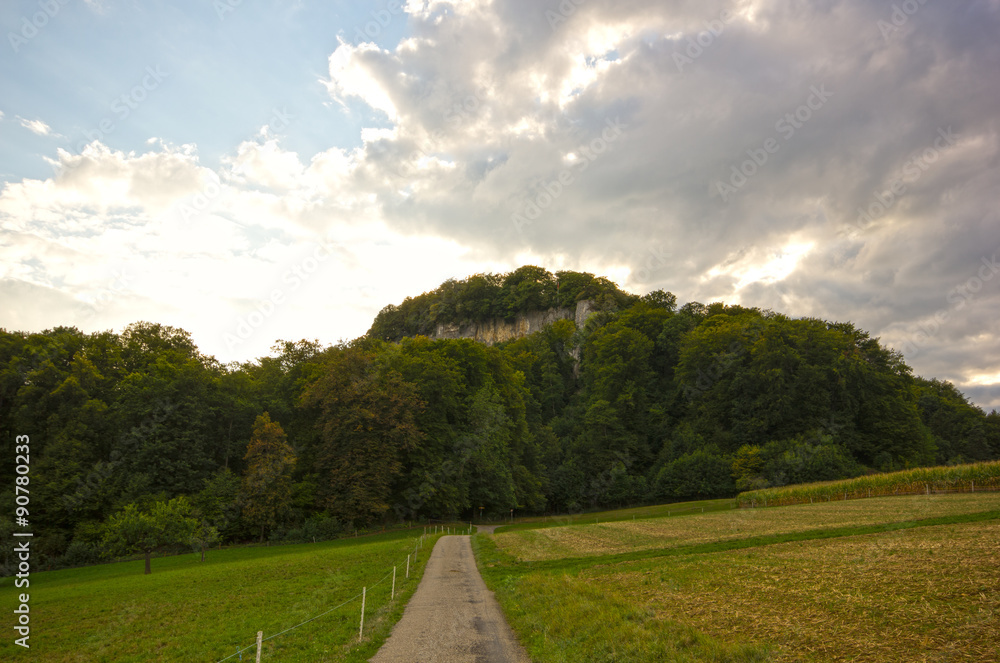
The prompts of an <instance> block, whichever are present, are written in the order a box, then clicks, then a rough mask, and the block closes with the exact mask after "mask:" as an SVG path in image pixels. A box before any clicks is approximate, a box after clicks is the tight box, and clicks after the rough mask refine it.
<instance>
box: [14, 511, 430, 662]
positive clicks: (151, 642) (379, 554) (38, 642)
mask: <svg viewBox="0 0 1000 663" xmlns="http://www.w3.org/2000/svg"><path fill="white" fill-rule="evenodd" d="M421 532H422V530H413V531H402V532H395V533H391V534H382V535H376V536H370V537H362V538H348V539H341V540H337V541H328V542H321V543H314V544H308V543H307V544H299V545H286V546H273V547H249V548H227V549H222V550H210V551H208V552H207V554H206V559H205V561H204V562H201V561H199V558H200V556H199V555H198V554H185V555H177V556H167V557H157V558H154V559H153V564H152V569H153V572H152V574H151V575H143V561H142V560H141V559H139V560H136V561H128V562H119V563H114V564H105V565H100V566H90V567H84V568H79V569H68V570H61V571H47V572H41V573H32V574H31V576H30V581H31V586H30V588H28V589H27V590H25V589H16V588H15V587H14V582H13V581H14V578H3V579H2V581H0V582H2V585H0V595H2V603H3V605H4V606H15V605H16V600H17V596H18V595H19V594H20V593H23V592H27V593H28V594H29V596H30V609H31V612H30V615H31V637H30V640H29V643H30V645H31V649H30V650H27V649H24V648H22V647H19V646H17V645H15V644H14V642H13V640H14V637H15V636H14V635H13V634H14V633H15V632H14V631H13V630H12V629H4V630H7V631H9V633H8V636H7V637H5V638H4V639H3V641H2V642H0V660H5V661H16V660H26V661H27V660H33V661H46V662H47V663H59V662H62V661H67V662H68V661H115V662H129V661H135V662H136V663H139V662H148V661H181V660H184V661H219V660H222V659H224V658H225V657H227V656H230V655H231V654H236V652H237V651H238V650H239V649H243V648H246V647H250V648H249V649H245V651H243V660H253V656H255V655H256V646H255V640H256V637H257V632H258V631H263V633H264V638H265V639H266V640H265V642H264V645H263V656H262V660H265V661H282V662H283V663H284V662H291V663H295V662H303V663H305V662H306V661H308V662H310V663H311V662H313V661H317V660H324V661H365V660H367V659H368V658H369V657H370V656H372V655H373V654H374V653H375V652H376V651H377V650H378V648H379V647H380V646H381V644H382V642H383V641H384V640H385V638H386V637H387V636H388V634H389V632H390V630H391V627H392V625H393V624H395V622H396V621H397V620H398V619H399V617H400V616H401V615H402V611H403V608H404V607H405V605H406V601H407V600H408V599H409V597H410V595H411V594H412V593H413V591H414V590H415V589H416V586H417V583H418V582H419V580H420V577H421V575H422V573H423V569H424V565H425V563H426V561H427V558H428V556H429V555H430V551H431V549H432V548H433V545H434V542H435V541H436V540H437V538H438V537H436V536H431V535H428V536H427V537H426V538H425V539H424V541H423V543H422V544H419V543H418V541H419V539H420V533H421ZM414 553H415V557H411V561H410V576H409V578H408V579H407V578H406V577H405V575H406V558H407V555H408V554H410V555H414ZM394 565H395V566H396V567H397V569H396V596H395V599H394V600H390V593H391V590H392V587H391V584H392V568H393V566H394ZM365 586H367V588H368V590H367V596H366V606H365V633H364V638H363V639H360V640H359V637H358V627H359V620H360V616H361V597H360V594H361V590H362V587H365ZM341 604H345V605H341ZM337 606H341V607H339V608H338V609H335V610H332V611H331V609H333V608H337ZM12 609H13V608H11V610H12ZM328 611H329V612H328ZM6 613H7V617H6V620H7V621H8V623H9V625H10V626H13V619H14V617H13V614H12V612H10V611H6ZM323 613H326V614H323ZM319 615H322V616H319ZM317 616H319V617H317ZM314 617H317V618H316V619H313V621H309V622H308V623H305V624H302V622H306V621H307V620H310V619H312V618H314ZM299 624H302V625H301V626H298V628H293V627H296V626H297V625H299ZM290 628H291V629H292V630H290V631H287V632H285V633H283V634H281V635H276V634H279V633H281V632H282V631H285V630H286V629H290ZM271 636H276V637H271ZM267 638H270V639H267ZM227 660H229V661H238V660H240V657H239V655H234V656H232V657H231V658H229V659H227Z"/></svg>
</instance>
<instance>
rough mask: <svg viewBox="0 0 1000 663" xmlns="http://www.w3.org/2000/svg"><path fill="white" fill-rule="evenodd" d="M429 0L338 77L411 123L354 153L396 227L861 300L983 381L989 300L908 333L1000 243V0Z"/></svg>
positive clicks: (554, 260)
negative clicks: (895, 11) (397, 34)
mask: <svg viewBox="0 0 1000 663" xmlns="http://www.w3.org/2000/svg"><path fill="white" fill-rule="evenodd" d="M411 5H416V6H411V7H410V8H409V11H410V22H411V27H412V36H411V37H410V38H408V39H406V40H404V41H402V42H401V43H400V44H399V46H398V47H397V48H396V49H395V50H393V51H387V50H383V49H379V48H378V47H376V46H374V45H371V44H366V45H360V46H351V45H348V44H341V45H340V46H339V47H338V49H337V51H336V53H335V54H334V56H332V57H331V66H330V75H331V80H330V82H329V85H328V90H329V91H330V93H331V95H332V96H333V97H334V98H335V99H337V100H339V101H341V102H342V103H344V104H346V103H347V101H348V100H349V99H351V98H355V99H360V100H362V101H364V102H366V103H368V104H369V105H370V106H371V107H372V108H373V109H376V110H380V111H382V112H384V113H385V116H386V117H387V119H388V120H389V121H390V124H391V129H379V130H378V131H376V130H375V129H372V130H370V131H369V132H368V134H367V135H368V136H369V137H370V140H369V139H366V141H365V149H364V151H363V153H361V154H360V155H359V161H358V165H357V170H358V172H365V173H366V174H367V179H366V181H365V184H366V186H367V187H368V190H369V191H370V192H372V194H373V195H375V196H376V200H377V204H378V208H379V211H380V213H381V214H382V215H383V217H384V218H385V219H386V221H387V222H388V223H389V224H390V225H391V226H392V227H394V228H396V229H398V230H399V231H400V232H413V233H428V234H437V235H440V236H443V237H451V238H455V239H457V240H458V241H460V242H462V243H463V244H465V245H467V246H470V247H472V248H473V249H474V250H475V251H477V252H479V253H480V255H482V256H483V257H490V258H493V259H504V258H506V259H508V260H509V259H510V257H511V256H515V255H517V256H527V255H530V256H533V257H535V258H537V259H538V260H539V261H540V262H543V263H545V264H553V265H554V264H559V265H562V266H569V267H572V268H582V269H588V270H591V271H601V272H604V273H622V274H627V275H629V276H628V278H627V282H626V283H625V285H626V286H629V287H633V288H636V289H639V290H647V289H652V288H656V287H664V288H668V289H670V290H673V291H674V292H676V293H677V294H678V295H679V296H680V297H681V299H682V301H683V300H687V299H700V300H703V301H708V300H725V301H729V302H740V303H744V304H747V305H758V306H764V307H773V308H776V309H779V310H785V311H788V312H790V313H791V314H793V315H815V316H819V317H825V318H831V319H842V320H852V321H854V322H856V323H857V324H859V325H861V326H863V327H866V328H868V329H870V330H872V332H873V333H874V334H876V335H879V334H881V335H883V336H884V340H885V341H886V342H888V343H890V344H892V345H894V346H895V347H898V348H900V349H903V350H904V352H906V353H907V358H908V359H909V360H910V361H911V362H912V363H913V364H914V366H915V368H916V370H917V372H918V373H924V374H928V375H939V376H942V377H948V378H949V379H953V380H955V381H957V382H958V383H960V384H969V385H972V384H975V385H977V389H978V391H977V393H985V392H984V391H983V388H984V387H983V385H982V384H981V381H982V379H984V378H981V377H975V376H973V375H972V374H971V373H969V371H968V370H966V369H965V368H963V367H964V366H966V365H969V366H973V365H976V364H977V360H976V358H975V357H976V356H977V355H976V353H973V352H972V351H971V348H972V347H974V346H976V347H980V343H979V342H978V339H982V338H985V339H986V341H985V343H986V345H988V344H989V343H993V344H994V346H995V345H998V344H997V343H996V341H997V340H998V338H997V336H996V331H997V330H995V329H993V328H992V327H990V326H989V325H987V324H986V321H985V320H982V319H980V317H978V316H977V315H971V314H970V311H971V309H968V310H966V311H964V312H963V311H955V312H954V313H955V314H954V316H953V317H952V318H951V319H950V321H949V323H948V325H947V327H943V328H942V329H941V330H940V331H939V332H937V333H936V335H935V336H933V337H932V338H931V339H929V340H927V341H924V342H922V344H921V345H919V346H918V345H916V344H914V343H913V342H912V340H911V337H912V336H913V334H914V333H915V332H914V331H913V330H914V329H919V325H920V324H921V321H922V320H923V319H924V318H925V317H926V316H928V315H933V314H934V313H935V312H936V311H938V310H939V309H941V308H942V307H944V308H947V307H948V301H947V298H948V297H949V294H950V293H951V292H952V291H951V289H952V288H953V287H954V286H953V284H958V283H962V282H964V281H965V280H966V279H968V278H970V275H974V270H975V269H976V265H978V264H979V263H980V260H981V259H982V258H984V257H985V256H987V255H989V252H991V251H993V250H995V249H1000V231H998V227H1000V225H998V224H996V223H993V222H992V221H984V220H983V219H984V218H985V217H986V215H987V214H988V212H989V211H990V210H992V209H994V208H995V200H996V197H995V191H997V190H1000V160H998V158H997V157H998V152H1000V140H998V125H997V123H996V119H995V108H996V105H997V103H998V101H1000V79H997V78H996V77H995V76H993V75H992V73H991V72H992V69H993V65H994V64H995V63H996V61H997V60H998V59H1000V46H998V45H997V43H996V40H995V39H993V38H992V37H991V36H990V35H991V34H994V33H995V31H996V29H997V28H1000V9H998V5H997V3H979V4H976V5H970V6H968V7H966V8H964V9H963V11H961V12H955V11H951V10H949V9H947V8H946V7H943V6H935V5H923V6H921V8H920V10H919V12H917V13H916V14H914V15H912V16H908V17H907V21H905V24H904V25H903V26H902V27H900V28H899V29H898V30H889V31H888V34H884V33H885V32H886V30H885V29H884V25H883V24H884V23H885V22H887V21H888V22H889V23H890V24H892V21H893V18H892V17H891V8H886V7H885V6H883V5H881V4H879V3H871V2H862V1H859V0H858V1H848V2H840V3H813V4H805V3H800V2H793V1H790V0H789V1H781V0H774V1H768V2H752V3H751V2H743V3H731V2H708V3H701V2H699V3H694V2H674V3H654V2H649V1H643V2H640V1H636V2H626V3H621V2H614V3H612V2H599V1H594V2H588V3H584V4H580V5H576V4H575V3H573V4H572V6H570V4H569V3H563V4H562V5H559V4H558V3H540V4H536V3H527V2H521V3H518V2H512V3H470V4H469V5H464V4H462V5H451V4H448V3H427V4H419V5H417V4H416V3H411ZM445 7H447V9H448V10H446V9H445ZM459 7H461V9H459ZM451 10H454V11H451ZM896 20H897V22H898V17H897V19H896ZM880 21H881V22H882V24H880ZM880 26H881V28H880ZM362 81H363V82H362ZM958 99H961V100H962V102H961V103H954V100H958ZM609 122H617V123H620V126H622V127H623V131H622V135H621V136H620V137H618V138H617V139H616V140H614V141H610V140H606V139H607V134H604V135H603V138H604V139H605V140H604V141H603V144H602V132H604V131H605V129H606V128H607V127H608V125H609ZM591 147H592V148H593V149H591V151H590V153H589V155H588V153H587V148H591ZM598 149H600V152H599V153H596V152H598ZM581 155H583V156H581ZM574 160H576V161H575V163H576V164H577V165H573V164H574ZM584 164H585V165H586V167H583V166H584ZM566 173H568V175H567V176H566V177H565V178H564V179H563V180H560V177H561V176H562V175H564V174H566ZM727 188H728V189H729V192H728V194H727V195H725V196H723V195H720V190H725V189H727ZM532 205H534V207H532ZM526 210H530V211H531V212H532V213H534V214H537V216H535V217H534V218H531V219H528V221H529V222H528V223H523V222H522V223H518V221H517V220H516V219H518V218H520V219H522V221H523V219H524V218H525V212H526ZM970 270H973V272H970ZM996 285H1000V284H996ZM996 285H990V286H987V285H984V286H983V294H982V295H981V299H982V301H983V304H981V307H982V308H981V309H979V310H981V311H987V310H989V307H990V305H991V304H992V303H994V302H993V300H991V299H990V297H992V295H989V294H987V293H986V290H987V288H988V287H991V288H992V287H996ZM998 290H1000V288H998ZM994 310H995V309H994ZM966 314H968V315H966ZM907 330H909V331H907ZM949 343H957V344H959V345H963V346H965V347H967V348H970V351H969V352H963V353H959V354H961V356H962V357H963V359H962V360H956V358H955V357H954V356H953V354H954V353H953V352H951V351H950V350H948V347H949V345H948V344H949ZM983 349H985V348H983V347H980V350H983ZM996 359H997V360H1000V357H997V358H996ZM991 365H994V366H995V365H997V364H991ZM994 373H995V372H994ZM991 375H993V374H991ZM973 379H976V380H980V382H973V381H972V380H973ZM991 379H992V378H991ZM991 393H995V390H994V392H991ZM990 404H991V405H1000V402H997V401H991V402H990Z"/></svg>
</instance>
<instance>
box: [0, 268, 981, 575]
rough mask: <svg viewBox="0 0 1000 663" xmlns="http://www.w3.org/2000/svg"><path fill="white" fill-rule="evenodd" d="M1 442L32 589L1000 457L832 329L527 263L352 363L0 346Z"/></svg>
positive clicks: (387, 322)
mask: <svg viewBox="0 0 1000 663" xmlns="http://www.w3.org/2000/svg"><path fill="white" fill-rule="evenodd" d="M583 299H587V300H590V301H591V302H593V303H594V306H593V308H594V309H595V310H596V311H597V312H596V313H594V314H592V315H591V316H590V317H589V318H588V319H587V322H586V324H585V325H584V326H583V327H582V328H579V329H578V328H577V327H576V326H575V324H574V322H573V321H572V320H560V321H557V322H555V323H553V324H552V325H550V326H548V327H546V328H545V329H544V330H543V331H541V332H538V333H535V334H532V335H530V336H526V337H523V338H519V339H516V340H513V341H509V342H507V343H503V344H498V345H493V346H487V345H483V344H480V343H476V342H474V341H471V340H467V339H457V340H431V339H430V338H428V337H427V336H426V334H428V333H430V332H431V331H432V330H433V327H434V326H435V325H438V324H442V323H445V322H464V321H476V320H484V319H488V318H491V317H499V318H509V317H511V316H513V315H516V314H517V313H518V312H524V311H531V310H538V309H544V308H549V307H558V306H572V305H574V304H575V303H576V302H577V301H580V300H583ZM0 422H2V423H0V427H2V428H3V435H4V439H5V440H7V441H8V443H7V444H5V445H3V451H2V454H0V456H2V460H0V474H2V475H3V483H2V484H0V485H2V486H5V487H8V486H9V487H13V486H14V485H15V479H16V477H17V475H16V474H15V470H14V468H15V466H16V463H15V454H14V449H15V446H14V439H15V436H18V435H29V436H30V439H31V442H30V445H31V446H30V452H31V453H30V455H31V458H30V461H31V463H30V468H31V469H30V493H31V501H30V503H31V512H30V522H31V523H32V526H33V528H34V529H35V531H36V534H35V540H34V546H35V551H36V554H40V555H42V559H44V560H45V562H44V563H45V564H47V565H48V567H58V566H70V565H79V564H86V563H93V562H96V561H98V560H100V559H102V558H106V557H107V556H109V555H118V554H126V553H141V552H145V553H146V555H147V560H148V556H149V554H150V552H151V551H155V550H158V549H162V548H164V547H169V546H171V545H178V542H179V541H184V542H186V543H187V544H189V545H194V546H195V547H201V548H203V549H204V548H205V547H207V546H212V545H215V544H218V543H220V542H223V543H229V542H249V541H261V540H265V541H271V542H281V541H308V540H319V539H328V538H334V537H336V536H338V535H341V534H344V533H347V532H353V531H355V530H356V529H362V530H364V529H366V528H368V529H370V528H375V527H383V526H386V525H392V524H397V523H402V522H408V521H414V520H416V521H425V522H426V521H427V520H429V519H450V518H463V519H466V520H471V519H473V518H478V517H479V514H480V508H482V510H483V513H484V514H485V515H487V516H498V515H504V514H509V513H510V512H511V510H512V509H513V510H514V513H515V515H517V514H528V513H566V512H579V511H582V510H587V509H593V508H598V507H615V506H624V505H632V504H643V503H661V502H670V501H679V500H688V499H694V498H708V497H727V496H733V495H735V494H736V493H737V492H738V491H740V490H747V489H756V488H763V487H769V486H783V485H787V484H793V483H800V482H807V481H818V480H828V479H838V478H846V477H854V476H860V475H863V474H867V473H872V472H876V471H887V470H895V469H903V468H910V467H920V466H927V465H935V464H955V463H961V462H968V461H978V460H992V459H997V458H1000V414H998V413H997V412H996V411H993V412H990V413H988V414H987V413H986V412H984V411H983V410H982V409H980V408H978V407H976V406H975V405H973V404H971V403H970V402H969V401H968V400H967V399H966V398H965V396H964V395H963V394H962V393H960V392H959V391H958V390H957V389H956V388H955V387H954V386H953V385H951V384H950V383H948V382H943V381H938V380H934V379H925V378H922V377H918V376H915V375H913V372H912V370H911V369H910V368H909V367H908V366H907V365H906V363H905V362H904V360H903V357H902V355H901V354H899V353H898V352H896V351H893V350H891V349H889V348H886V347H884V346H883V345H881V344H880V342H879V340H878V339H877V338H872V337H871V336H870V335H869V334H868V333H866V332H865V331H863V330H860V329H858V328H856V327H855V326H854V325H853V324H851V323H850V322H828V321H824V320H818V319H812V318H792V317H789V316H787V315H784V314H781V313H776V312H772V311H762V310H758V309H755V308H744V307H741V306H727V305H725V304H723V303H712V304H708V305H703V304H700V303H697V302H690V303H687V304H684V305H682V306H678V304H677V301H676V297H675V296H674V295H672V294H671V293H669V292H664V291H656V292H653V293H650V294H647V295H644V296H638V295H632V294H629V293H625V292H623V291H621V290H620V289H619V288H618V287H617V286H616V285H615V284H613V283H611V282H610V281H608V280H607V279H604V278H599V277H594V276H593V275H591V274H586V273H578V272H558V273H556V274H551V273H549V272H548V271H546V270H545V269H542V268H540V267H534V266H525V267H521V268H519V269H517V270H515V271H514V272H511V273H509V274H504V275H492V274H486V275H475V276H471V277H469V278H468V279H465V280H462V281H448V282H446V283H444V284H442V285H441V287H440V288H438V289H437V290H435V291H433V292H430V293H424V294H423V295H420V296H418V297H414V298H409V299H407V300H406V301H404V302H403V303H402V304H400V305H398V306H388V307H386V308H385V309H383V311H382V312H381V313H380V314H379V315H378V316H377V318H376V319H375V321H374V322H373V325H372V328H371V330H370V331H369V332H368V334H366V335H365V336H362V337H360V338H357V339H355V340H353V341H350V342H347V343H342V344H339V345H336V346H323V345H321V344H319V343H318V342H315V341H308V340H300V341H279V342H278V343H277V344H276V345H275V346H274V348H273V352H272V355H271V356H268V357H261V358H259V359H256V360H254V361H247V362H244V363H233V364H221V363H220V362H218V361H217V360H216V359H214V358H213V357H211V356H205V355H204V354H202V353H200V352H199V350H198V348H197V346H196V345H195V342H194V340H193V339H192V337H191V335H190V334H189V333H187V332H185V331H184V330H182V329H176V328H172V327H168V326H163V325H160V324H156V323H150V322H137V323H134V324H132V325H129V326H128V327H127V328H125V329H124V330H122V331H121V333H114V332H110V331H105V332H98V333H83V332H81V331H79V330H78V329H76V328H72V327H58V328H55V329H50V330H46V331H43V332H39V333H29V332H21V331H8V330H0ZM0 499H2V500H3V501H4V502H5V503H7V504H12V503H14V494H13V488H8V489H6V493H5V494H3V496H2V498H0ZM13 528H14V523H13V520H12V518H11V516H10V514H9V513H7V512H5V515H4V516H3V517H2V519H0V532H2V533H3V534H4V535H7V534H9V533H10V532H11V531H12V530H13ZM136 532H139V534H136ZM181 533H182V534H183V535H182V534H181ZM3 561H4V560H3V559H0V562H3Z"/></svg>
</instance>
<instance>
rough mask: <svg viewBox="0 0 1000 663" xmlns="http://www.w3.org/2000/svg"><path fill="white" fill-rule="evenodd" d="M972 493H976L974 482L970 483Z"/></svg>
mask: <svg viewBox="0 0 1000 663" xmlns="http://www.w3.org/2000/svg"><path fill="white" fill-rule="evenodd" d="M972 492H976V482H975V481H973V482H972Z"/></svg>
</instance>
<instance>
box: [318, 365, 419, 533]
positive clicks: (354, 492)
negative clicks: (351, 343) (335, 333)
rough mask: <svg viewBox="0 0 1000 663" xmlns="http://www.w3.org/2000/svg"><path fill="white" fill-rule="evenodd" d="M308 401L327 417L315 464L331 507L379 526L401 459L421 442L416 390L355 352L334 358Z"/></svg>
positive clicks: (346, 518)
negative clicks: (417, 421) (417, 423)
mask: <svg viewBox="0 0 1000 663" xmlns="http://www.w3.org/2000/svg"><path fill="white" fill-rule="evenodd" d="M305 402H306V403H308V404H310V405H313V406H315V407H316V408H317V409H318V410H319V412H320V414H319V420H318V426H319V427H320V430H321V442H320V447H319V449H318V452H317V459H316V463H317V469H318V470H319V471H320V481H321V483H320V486H319V493H318V494H319V496H320V499H322V500H323V504H324V506H325V507H326V509H327V511H329V512H330V513H331V514H332V515H333V516H334V517H335V518H338V519H340V520H343V521H346V522H352V523H356V524H359V525H369V524H372V523H375V522H377V521H378V520H379V519H380V518H382V517H383V515H384V514H385V513H386V512H387V511H388V510H389V508H390V496H391V493H392V485H393V482H394V481H395V480H396V479H397V478H398V477H399V476H400V474H401V471H402V467H403V466H402V462H401V458H402V454H403V453H404V452H405V451H407V450H408V449H411V448H413V447H414V446H416V444H417V443H418V441H419V440H420V438H421V433H420V430H419V429H418V428H417V426H416V424H415V416H416V414H417V412H419V411H420V409H421V408H422V407H423V404H422V402H421V401H420V399H419V398H418V396H417V391H416V389H415V388H414V386H413V385H412V384H410V383H408V382H406V381H404V380H403V377H402V376H401V375H400V374H399V373H398V372H397V371H395V370H393V369H391V368H388V367H383V366H380V365H379V364H377V363H376V362H375V356H374V354H373V353H372V352H370V351H368V350H365V349H364V348H361V347H349V348H343V349H341V350H339V351H338V352H335V353H334V354H333V355H331V357H330V358H329V362H328V364H327V366H326V373H325V374H324V375H323V376H322V377H321V378H320V379H319V380H318V381H317V382H316V383H315V384H314V385H312V387H310V389H309V391H308V392H307V393H306V396H305Z"/></svg>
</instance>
